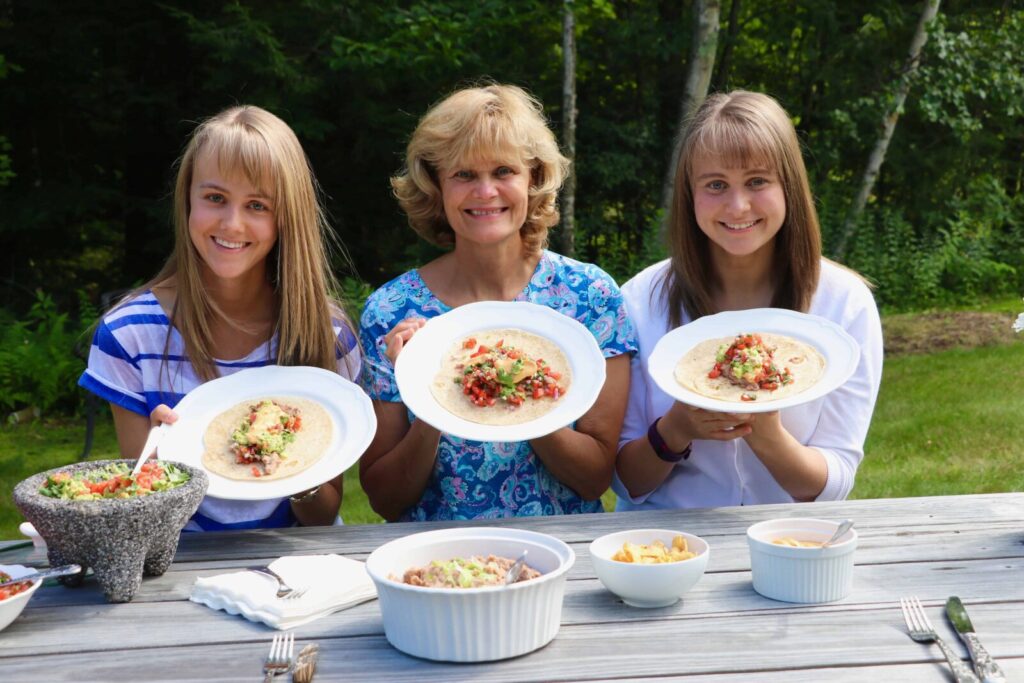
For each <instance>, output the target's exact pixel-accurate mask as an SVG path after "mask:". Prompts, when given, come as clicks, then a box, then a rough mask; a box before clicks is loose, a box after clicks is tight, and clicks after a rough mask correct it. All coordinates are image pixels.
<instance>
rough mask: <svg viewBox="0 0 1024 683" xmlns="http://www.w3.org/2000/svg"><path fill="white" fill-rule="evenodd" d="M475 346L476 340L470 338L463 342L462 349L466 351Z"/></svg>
mask: <svg viewBox="0 0 1024 683" xmlns="http://www.w3.org/2000/svg"><path fill="white" fill-rule="evenodd" d="M474 346H476V339H474V338H473V337H470V338H469V339H467V340H466V341H464V342H462V348H464V349H471V348H473V347H474Z"/></svg>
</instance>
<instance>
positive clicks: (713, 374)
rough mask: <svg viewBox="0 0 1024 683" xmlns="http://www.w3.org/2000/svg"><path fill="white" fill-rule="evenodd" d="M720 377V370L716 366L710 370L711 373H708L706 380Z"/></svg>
mask: <svg viewBox="0 0 1024 683" xmlns="http://www.w3.org/2000/svg"><path fill="white" fill-rule="evenodd" d="M721 375H722V368H720V367H719V366H718V365H715V367H713V368H711V372H709V373H708V379H715V378H716V377H720V376H721Z"/></svg>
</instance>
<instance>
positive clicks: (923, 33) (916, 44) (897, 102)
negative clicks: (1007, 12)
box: [835, 0, 941, 259]
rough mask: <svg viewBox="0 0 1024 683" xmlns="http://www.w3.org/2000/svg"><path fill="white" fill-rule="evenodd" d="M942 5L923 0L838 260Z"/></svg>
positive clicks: (881, 160)
mask: <svg viewBox="0 0 1024 683" xmlns="http://www.w3.org/2000/svg"><path fill="white" fill-rule="evenodd" d="M939 2H941V0H924V7H923V9H922V11H921V17H920V19H918V22H917V30H916V31H914V37H913V39H912V40H911V41H910V53H909V54H908V55H907V62H906V64H905V65H904V67H903V73H902V74H901V76H900V81H899V84H898V85H897V86H896V95H895V97H894V98H893V101H892V105H891V106H890V107H889V110H888V111H886V112H885V116H883V117H882V129H881V133H880V135H879V137H878V140H877V142H875V148H874V149H873V150H872V151H871V156H870V157H869V158H868V165H867V168H866V169H864V176H863V178H862V179H861V185H860V191H859V192H857V196H856V198H855V199H854V200H853V204H852V205H851V206H850V210H849V212H848V213H847V214H846V220H845V221H844V222H843V227H842V230H841V231H840V233H839V242H838V244H836V248H835V256H836V258H837V259H842V257H843V255H844V254H845V253H846V247H847V245H848V244H849V242H850V238H851V237H852V236H853V233H854V232H855V231H856V228H857V221H858V220H859V219H860V215H861V213H863V211H864V206H865V205H866V204H867V201H868V197H869V196H870V195H871V190H872V189H873V188H874V186H875V181H876V180H878V172H879V170H880V169H881V168H882V164H883V163H884V162H885V154H886V152H887V151H888V150H889V142H890V141H891V140H892V134H893V131H895V130H896V121H897V120H899V117H900V112H901V111H902V110H903V104H904V102H906V100H907V93H908V92H909V90H910V81H911V79H912V78H913V76H914V74H915V73H916V72H917V66H918V64H919V63H920V59H921V49H922V48H923V47H924V44H925V42H926V41H927V40H928V24H929V23H931V22H932V21H933V20H934V19H935V15H937V14H938V13H939Z"/></svg>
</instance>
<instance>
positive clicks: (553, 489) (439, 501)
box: [359, 251, 637, 521]
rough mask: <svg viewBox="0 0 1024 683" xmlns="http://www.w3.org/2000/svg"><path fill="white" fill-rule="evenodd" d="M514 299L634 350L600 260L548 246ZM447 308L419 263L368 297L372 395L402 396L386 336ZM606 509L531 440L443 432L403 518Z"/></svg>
mask: <svg viewBox="0 0 1024 683" xmlns="http://www.w3.org/2000/svg"><path fill="white" fill-rule="evenodd" d="M515 300H516V301H529V302H532V303H535V304H540V305H542V306H548V307H550V308H553V309H555V310H556V311H559V312H560V313H564V314H565V315H567V316H570V317H572V318H575V319H576V320H578V321H579V322H580V323H582V324H583V325H584V326H585V327H587V329H589V330H590V331H591V333H592V334H593V335H594V337H595V338H596V339H597V343H598V345H599V346H600V347H601V350H602V352H603V353H604V356H605V358H612V357H614V356H618V355H620V354H623V353H635V352H636V350H637V345H636V335H635V333H634V331H633V325H632V323H630V321H629V318H627V317H626V309H625V307H624V305H623V301H622V294H621V293H620V292H619V288H618V285H616V284H615V281H614V280H613V279H612V278H611V277H610V276H609V275H608V274H607V273H605V272H604V271H603V270H601V269H600V268H598V267H597V266H594V265H591V264H588V263H580V262H579V261H574V260H572V259H570V258H567V257H565V256H561V255H559V254H556V253H554V252H550V251H545V252H544V253H543V254H542V255H541V259H540V262H539V263H538V264H537V269H536V271H535V272H534V274H533V277H532V278H531V279H530V282H529V283H528V284H527V285H526V287H525V288H524V289H523V291H522V292H521V293H520V294H519V296H517V297H516V298H515ZM450 310H451V308H450V307H449V306H447V305H445V304H444V303H443V302H442V301H441V300H440V299H438V298H437V297H436V296H434V294H433V293H432V292H431V291H430V290H429V289H428V288H427V285H426V284H425V283H424V282H423V280H422V278H420V275H419V272H418V271H416V270H410V271H409V272H407V273H404V274H403V275H400V276H399V277H397V278H395V279H394V280H392V281H391V282H388V283H387V284H385V285H384V286H383V287H381V288H380V289H378V290H377V291H376V292H374V293H373V294H372V295H371V296H370V298H369V299H367V301H366V306H365V307H364V308H363V315H362V320H361V322H360V329H359V335H360V340H361V341H362V345H363V349H364V352H365V354H366V355H365V358H364V359H363V373H362V379H361V381H362V385H363V388H364V389H365V390H366V392H367V393H368V394H369V395H370V398H372V399H374V400H379V401H391V402H400V401H401V400H402V397H401V396H400V395H399V393H398V386H397V385H396V384H395V371H394V366H393V365H392V364H391V361H390V360H388V358H387V356H386V355H385V353H384V350H385V344H384V336H385V335H386V334H387V333H388V332H389V331H390V330H391V329H392V328H393V327H394V326H395V325H396V324H398V323H399V322H401V321H402V320H404V319H406V318H410V317H419V318H432V317H434V316H438V315H441V314H442V313H447V312H448V311H450ZM413 418H414V416H412V415H410V420H412V419H413ZM601 509H602V508H601V501H600V500H594V501H586V500H583V499H582V498H580V497H579V496H578V495H577V494H576V492H575V491H573V490H572V489H570V488H569V487H567V486H565V485H563V484H562V483H561V482H560V481H558V480H557V479H555V477H554V476H553V475H552V474H551V473H550V472H549V471H548V469H547V467H545V466H544V464H543V463H542V462H541V460H540V458H538V457H537V455H536V454H535V453H534V452H533V449H531V448H530V444H529V442H527V441H520V442H511V443H496V442H480V441H469V440H467V439H460V438H457V437H454V436H449V435H448V434H442V435H441V442H440V445H439V446H438V452H437V459H436V460H435V461H434V472H433V474H432V475H431V478H430V482H429V483H428V484H427V488H426V490H424V492H423V495H422V496H421V497H420V500H419V502H418V503H416V504H415V505H414V506H412V507H411V508H409V509H408V510H406V511H405V512H404V513H403V514H402V516H401V518H400V519H401V521H425V520H437V519H484V518H498V517H522V516H533V515H557V514H572V513H579V512H600V511H601Z"/></svg>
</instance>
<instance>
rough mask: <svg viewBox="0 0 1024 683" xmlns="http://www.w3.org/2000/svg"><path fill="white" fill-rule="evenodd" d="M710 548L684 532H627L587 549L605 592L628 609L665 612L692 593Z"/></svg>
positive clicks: (594, 543) (664, 530)
mask: <svg viewBox="0 0 1024 683" xmlns="http://www.w3.org/2000/svg"><path fill="white" fill-rule="evenodd" d="M710 555H711V549H710V547H709V546H708V544H707V541H705V540H704V539H702V538H700V537H698V536H694V535H693V534H688V533H686V532H684V531H672V530H669V529H632V530H630V531H618V532H615V533H611V534H606V535H604V536H601V537H600V538H597V539H595V540H594V541H593V542H592V543H591V544H590V559H591V562H593V564H594V571H595V572H596V573H597V578H598V579H600V580H601V583H603V584H604V586H605V588H607V589H608V590H610V591H611V592H612V593H614V594H615V595H617V596H619V597H620V598H621V599H622V601H623V602H624V603H626V604H627V605H632V606H633V607H667V606H668V605H671V604H673V603H675V602H677V601H678V600H679V598H680V597H682V596H683V594H684V593H686V592H687V591H688V590H690V589H691V588H693V587H694V586H695V585H696V584H697V582H698V581H700V577H702V576H703V575H704V570H705V569H706V568H707V566H708V558H709V557H710Z"/></svg>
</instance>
